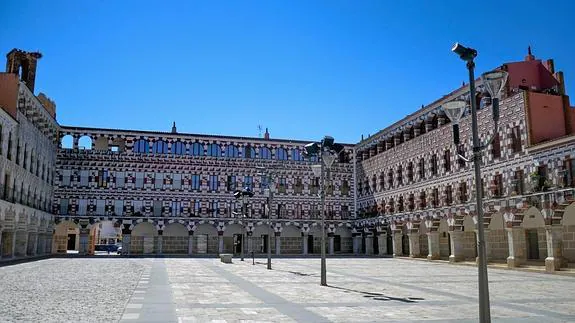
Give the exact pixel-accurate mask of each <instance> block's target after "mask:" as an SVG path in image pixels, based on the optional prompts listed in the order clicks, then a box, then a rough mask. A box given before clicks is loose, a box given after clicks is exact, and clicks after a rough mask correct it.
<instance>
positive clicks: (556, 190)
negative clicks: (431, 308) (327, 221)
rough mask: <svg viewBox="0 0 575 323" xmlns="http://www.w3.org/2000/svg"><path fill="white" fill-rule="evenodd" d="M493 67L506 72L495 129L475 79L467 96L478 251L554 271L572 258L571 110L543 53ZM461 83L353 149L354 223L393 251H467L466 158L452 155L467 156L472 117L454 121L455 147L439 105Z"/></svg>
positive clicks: (461, 94) (471, 215) (469, 183)
mask: <svg viewBox="0 0 575 323" xmlns="http://www.w3.org/2000/svg"><path fill="white" fill-rule="evenodd" d="M499 69H503V70H506V71H507V72H508V73H509V79H508V82H507V86H506V88H505V90H504V93H503V97H502V100H501V102H500V103H501V104H500V120H499V125H498V129H495V128H494V125H493V120H492V110H491V103H490V101H491V100H490V98H489V97H488V96H487V95H486V94H484V93H483V92H485V91H482V88H483V85H482V84H481V81H480V80H478V93H479V94H478V96H477V97H476V98H473V99H474V100H477V102H478V105H479V107H480V109H479V111H478V124H479V134H480V137H481V141H482V143H486V144H487V146H486V148H485V149H484V151H483V155H482V179H481V180H482V186H483V196H484V199H483V203H484V209H485V229H486V230H487V233H486V238H487V239H486V240H487V254H488V257H489V259H490V260H491V261H497V260H501V261H507V263H508V265H509V266H510V267H514V266H518V265H521V264H523V263H525V261H527V260H539V259H541V260H543V259H545V261H546V265H547V268H548V269H549V270H557V269H559V268H560V267H561V266H564V265H565V264H566V262H567V261H569V262H575V238H574V236H573V232H575V213H574V211H575V210H571V208H573V206H572V204H571V202H572V201H573V189H572V187H574V184H575V183H574V180H573V178H574V176H575V160H574V159H573V157H574V152H575V136H574V134H575V112H574V111H575V109H574V108H573V107H571V106H570V105H569V98H568V97H567V96H566V95H565V90H564V83H563V74H562V73H561V72H557V73H556V72H555V71H554V66H553V61H552V60H548V61H546V62H542V61H540V60H536V59H535V58H534V57H533V56H532V55H531V53H530V54H529V55H528V56H527V57H526V60H525V61H522V62H515V63H507V64H504V65H502V66H501V67H499ZM468 91H469V86H463V87H461V88H460V89H458V90H456V91H454V92H452V93H450V94H448V95H446V96H444V97H442V98H441V99H439V100H437V101H436V102H434V103H432V104H430V105H428V106H425V107H422V108H421V109H420V110H418V111H416V112H415V113H413V114H411V115H409V116H407V117H406V118H404V119H403V120H400V121H398V122H396V123H395V124H393V125H391V126H389V127H387V128H385V129H383V130H382V131H380V132H379V133H377V134H376V135H374V136H371V137H369V138H367V139H365V140H363V141H361V142H360V143H359V144H357V145H356V147H355V149H356V154H357V160H358V164H357V199H358V217H359V218H361V219H358V221H357V222H356V225H357V226H358V227H361V226H363V227H364V228H365V230H367V231H368V232H370V233H371V232H375V233H376V234H380V235H387V234H389V235H391V236H392V237H393V238H392V239H390V241H391V242H392V245H393V247H392V248H390V249H393V250H392V251H393V254H395V255H408V256H410V257H427V258H429V259H439V258H445V259H449V260H450V261H460V260H464V259H474V258H475V257H476V241H477V239H476V223H477V218H476V207H475V205H476V203H475V181H474V174H473V165H472V164H471V163H467V162H465V161H464V160H462V159H460V158H458V156H457V155H458V154H459V155H462V156H464V157H465V156H466V157H469V156H470V155H471V151H472V142H471V129H470V127H471V117H470V115H469V114H468V115H466V116H465V117H464V119H463V120H462V122H461V123H460V133H461V145H460V146H458V147H455V146H454V144H453V139H452V138H453V137H452V127H451V125H450V124H449V119H448V118H447V117H446V116H445V113H444V111H443V109H442V108H441V105H442V104H443V103H445V102H448V101H451V100H454V99H466V100H469V92H468ZM492 137H493V138H494V139H493V141H492V142H488V140H489V138H492ZM378 227H379V229H378ZM380 240H381V239H380ZM384 240H386V239H384ZM390 251H391V250H390Z"/></svg>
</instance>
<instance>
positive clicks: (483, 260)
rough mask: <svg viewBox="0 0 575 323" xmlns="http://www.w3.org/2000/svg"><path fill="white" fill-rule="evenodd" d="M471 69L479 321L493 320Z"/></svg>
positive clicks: (471, 70)
mask: <svg viewBox="0 0 575 323" xmlns="http://www.w3.org/2000/svg"><path fill="white" fill-rule="evenodd" d="M467 69H468V70H469V94H470V100H471V131H472V136H473V167H474V168H475V192H476V194H475V201H476V203H477V247H478V249H479V250H478V253H479V264H478V267H479V268H478V270H477V271H478V273H477V274H478V281H479V321H480V322H481V323H489V322H491V313H490V309H489V307H490V306H489V283H488V277H487V256H486V253H485V231H484V228H483V202H482V200H483V196H482V195H483V187H482V185H481V165H480V162H481V150H482V147H481V144H480V143H479V134H478V133H477V103H476V101H475V75H474V69H475V63H474V62H473V60H469V61H467Z"/></svg>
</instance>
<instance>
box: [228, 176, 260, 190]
mask: <svg viewBox="0 0 575 323" xmlns="http://www.w3.org/2000/svg"><path fill="white" fill-rule="evenodd" d="M262 179H263V178H262ZM226 186H227V189H228V192H232V191H234V190H235V189H236V177H235V176H234V175H228V179H227V181H226Z"/></svg>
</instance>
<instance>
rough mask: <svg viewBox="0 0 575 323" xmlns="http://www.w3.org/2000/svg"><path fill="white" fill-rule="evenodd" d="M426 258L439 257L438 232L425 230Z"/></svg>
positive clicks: (433, 258)
mask: <svg viewBox="0 0 575 323" xmlns="http://www.w3.org/2000/svg"><path fill="white" fill-rule="evenodd" d="M427 246H428V249H429V252H428V254H427V259H428V260H435V259H439V232H437V231H431V232H427Z"/></svg>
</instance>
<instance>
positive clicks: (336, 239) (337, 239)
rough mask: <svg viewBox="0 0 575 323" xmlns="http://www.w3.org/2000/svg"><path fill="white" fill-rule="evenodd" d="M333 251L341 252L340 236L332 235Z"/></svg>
mask: <svg viewBox="0 0 575 323" xmlns="http://www.w3.org/2000/svg"><path fill="white" fill-rule="evenodd" d="M333 252H341V236H339V235H334V236H333Z"/></svg>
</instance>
